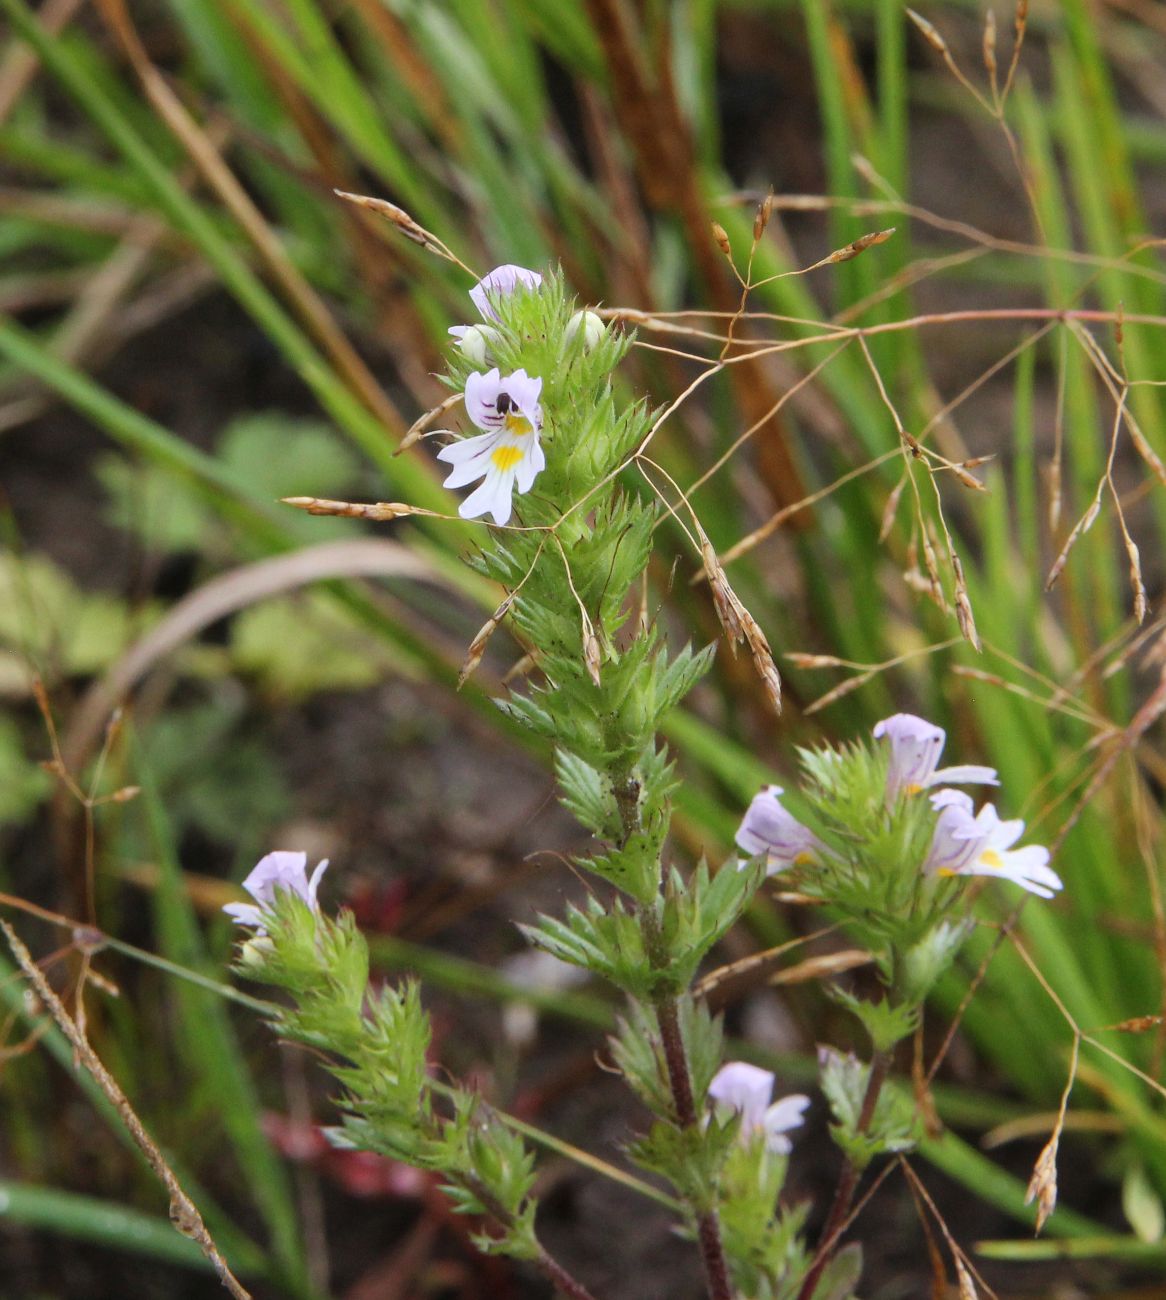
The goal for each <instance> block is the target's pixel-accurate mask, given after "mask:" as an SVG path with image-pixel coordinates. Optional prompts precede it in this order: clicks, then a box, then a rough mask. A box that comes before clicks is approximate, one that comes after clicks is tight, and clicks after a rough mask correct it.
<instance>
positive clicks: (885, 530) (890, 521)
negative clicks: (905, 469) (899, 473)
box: [879, 474, 907, 544]
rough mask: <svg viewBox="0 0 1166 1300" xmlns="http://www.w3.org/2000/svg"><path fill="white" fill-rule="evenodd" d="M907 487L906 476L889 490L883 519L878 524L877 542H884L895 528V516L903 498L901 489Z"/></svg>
mask: <svg viewBox="0 0 1166 1300" xmlns="http://www.w3.org/2000/svg"><path fill="white" fill-rule="evenodd" d="M906 486H907V476H906V475H905V474H904V475H903V477H902V478H901V479H900V480H899V481H898V483H896V484H895V486H894V487H893V488H892V489H891V494H890V496H888V497H887V503H886V505H885V506H883V518H882V522H881V523H880V524H879V542H880V544H881V543H883V542H885V541H886V540H887V538H888V537H889V536H890V535H891V529H892V528H894V526H895V516H896V515H897V514H898V513H899V502H900V501H901V500H902V498H903V489H904V488H905V487H906Z"/></svg>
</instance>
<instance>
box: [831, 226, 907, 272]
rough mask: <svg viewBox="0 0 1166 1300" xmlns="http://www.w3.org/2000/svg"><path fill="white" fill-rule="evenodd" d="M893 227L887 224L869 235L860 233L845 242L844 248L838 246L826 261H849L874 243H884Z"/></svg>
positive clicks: (891, 233) (893, 231) (893, 229)
mask: <svg viewBox="0 0 1166 1300" xmlns="http://www.w3.org/2000/svg"><path fill="white" fill-rule="evenodd" d="M895 229H896V228H895V227H894V226H889V227H888V228H887V229H886V230H875V231H872V232H871V233H870V234H869V235H860V236H859V237H858V238H857V239H856V240H854V242H853V243H850V244H847V245H846V247H845V248H839V249H838V250H836V251H835V252H833V253H831V254H830V256H829V257H828V258H827V259H826V260H827V261H828V262H834V263H838V262H849V261H850V260H851V259H852V258H855V257H857V256H858V255H859V253H865V252H866V250H867V249H868V248H873V247H874V246H875V245H876V244H885V243H886V242H887V240H888V239H890V237H891V236H892V235H893V234H894V233H895Z"/></svg>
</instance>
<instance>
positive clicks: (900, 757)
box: [874, 713, 1000, 803]
mask: <svg viewBox="0 0 1166 1300" xmlns="http://www.w3.org/2000/svg"><path fill="white" fill-rule="evenodd" d="M884 736H885V737H886V738H887V740H889V741H890V745H891V761H890V763H889V764H888V766H887V802H888V803H893V802H894V801H895V799H897V798H898V797H899V795H900V794H917V793H918V792H919V791H920V790H927V789H929V788H930V787H931V786H933V785H943V784H948V785H951V784H953V783H955V784H963V783H965V782H967V783H970V784H972V785H999V784H1000V779H999V777H997V775H996V770H995V768H991V767H980V766H978V765H977V764H974V763H972V764H965V765H964V766H962V767H945V768H942V769H941V770H939V771H936V768H937V767H938V765H939V756H940V754H942V753H943V743H944V741H945V740H946V739H947V733H946V732H945V731H944V729H943V728H942V727H937V726H936V725H935V724H934V723H932V722H928V721H927V720H926V719H925V718H917V717H916V716H915V715H914V714H913V713H896V714H895V715H894V716H893V717H890V718H884V719H883V720H882V722H879V723H876V725H875V729H874V737H875V739H876V740H881V739H882V738H883V737H884Z"/></svg>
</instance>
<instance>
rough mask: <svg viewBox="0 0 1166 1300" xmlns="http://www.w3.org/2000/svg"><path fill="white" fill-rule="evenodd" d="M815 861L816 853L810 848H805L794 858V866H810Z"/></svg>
mask: <svg viewBox="0 0 1166 1300" xmlns="http://www.w3.org/2000/svg"><path fill="white" fill-rule="evenodd" d="M813 861H814V855H813V854H812V853H811V852H810V851H809V849H803V850H802V851H801V853H799V854H798V856H797V857H796V858H794V866H795V867H808V866H809V865H810V864H811V863H812V862H813Z"/></svg>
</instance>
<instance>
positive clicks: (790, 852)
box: [736, 785, 822, 876]
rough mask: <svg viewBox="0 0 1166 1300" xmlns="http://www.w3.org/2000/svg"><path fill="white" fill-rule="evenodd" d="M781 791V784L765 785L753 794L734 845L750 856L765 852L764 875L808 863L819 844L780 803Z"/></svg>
mask: <svg viewBox="0 0 1166 1300" xmlns="http://www.w3.org/2000/svg"><path fill="white" fill-rule="evenodd" d="M781 793H782V789H781V786H779V785H767V786H766V787H765V788H764V789H763V790H762V791H761V792H760V794H757V795H755V796H754V797H753V802H752V803H751V804H750V805H749V807H748V808H747V809H746V811H745V816H744V818H743V820H742V822H741V828H740V830H738V831H737V836H736V844H737V847H738V848H739V849H741V850H742V851H743V852H745V853H747V854H749V856H750V857H757V856H758V855H759V854H762V853H764V854H765V859H766V870H765V874H766V875H767V876H775V875H777V873H778V872H779V871H786V870H787V869H788V868H790V867H792V866H801V865H802V864H803V863H806V862H812V861H813V860H814V858H815V856H816V855H817V852H818V850H819V849H820V848H821V847H822V841H821V840H819V839H818V837H817V836H816V835H815V834H814V832H813V831H812V830H810V828H809V827H808V826H803V825H802V823H801V822H800V821H798V819H797V818H796V817H795V816H794V815H793V813H791V812H790V811H789V810H788V809H787V808H786V807H785V805H784V804H783V803H782V802H781V799H780V798H779V796H780V795H781Z"/></svg>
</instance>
